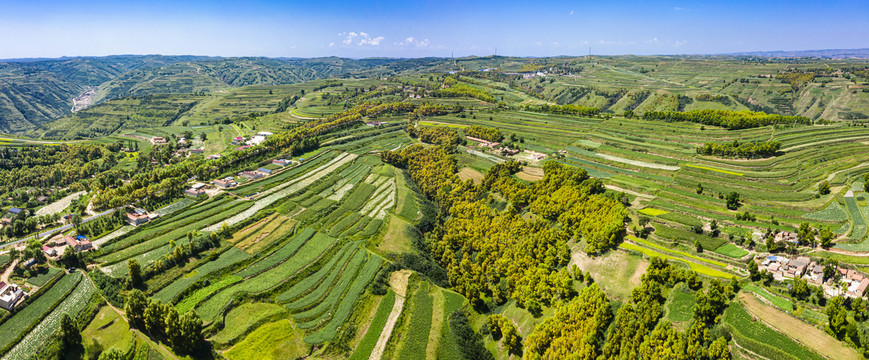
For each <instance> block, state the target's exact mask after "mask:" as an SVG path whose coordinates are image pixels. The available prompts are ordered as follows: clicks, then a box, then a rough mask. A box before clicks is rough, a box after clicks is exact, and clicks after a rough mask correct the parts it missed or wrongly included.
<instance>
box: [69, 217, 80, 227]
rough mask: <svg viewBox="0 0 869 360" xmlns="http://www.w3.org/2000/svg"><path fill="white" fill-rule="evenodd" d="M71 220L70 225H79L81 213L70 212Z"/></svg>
mask: <svg viewBox="0 0 869 360" xmlns="http://www.w3.org/2000/svg"><path fill="white" fill-rule="evenodd" d="M71 220H72V225H73V226H74V227H76V228H77V227H78V226H79V225H81V214H72V219H71Z"/></svg>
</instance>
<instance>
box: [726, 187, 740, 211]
mask: <svg viewBox="0 0 869 360" xmlns="http://www.w3.org/2000/svg"><path fill="white" fill-rule="evenodd" d="M740 205H741V204H740V203H739V193H738V192H736V191H732V192H730V193H729V194H727V208H728V209H730V210H736V209H739V206H740Z"/></svg>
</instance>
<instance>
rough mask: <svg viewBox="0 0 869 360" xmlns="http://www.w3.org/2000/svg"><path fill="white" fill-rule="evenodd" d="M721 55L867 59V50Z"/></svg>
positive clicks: (760, 52) (763, 52)
mask: <svg viewBox="0 0 869 360" xmlns="http://www.w3.org/2000/svg"><path fill="white" fill-rule="evenodd" d="M722 55H741V56H762V57H813V58H822V59H869V48H862V49H824V50H792V51H788V50H775V51H747V52H736V53H728V54H722Z"/></svg>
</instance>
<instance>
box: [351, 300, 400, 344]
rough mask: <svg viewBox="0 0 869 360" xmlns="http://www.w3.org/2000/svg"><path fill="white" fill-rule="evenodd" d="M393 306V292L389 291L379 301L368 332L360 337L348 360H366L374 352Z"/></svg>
mask: <svg viewBox="0 0 869 360" xmlns="http://www.w3.org/2000/svg"><path fill="white" fill-rule="evenodd" d="M393 305H395V292H393V291H392V289H389V291H387V293H386V295H385V296H384V297H383V300H380V306H378V307H377V312H376V313H374V317H373V318H372V319H371V324H369V325H368V331H367V332H366V333H365V336H363V337H362V340H360V341H359V345H357V346H356V350H355V351H354V352H353V355H351V356H350V360H365V359H368V357H369V356H370V355H371V350H374V345H376V344H377V339H379V338H380V333H381V332H382V331H383V327H384V326H386V319H387V318H388V317H389V313H391V312H392V306H393Z"/></svg>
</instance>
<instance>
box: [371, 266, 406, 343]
mask: <svg viewBox="0 0 869 360" xmlns="http://www.w3.org/2000/svg"><path fill="white" fill-rule="evenodd" d="M410 274H411V273H410V271H407V270H402V271H399V272H396V273H395V274H393V275H392V278H391V279H390V281H389V282H390V284H391V285H392V290H393V291H395V304H393V305H392V311H391V312H390V313H389V317H388V318H387V319H386V325H384V326H383V331H381V332H380V337H379V338H378V339H377V344H376V345H374V350H371V356H369V357H368V360H380V358H382V357H383V351H384V350H386V343H387V342H389V338H390V337H391V336H392V329H393V328H395V323H396V322H398V317H399V315H401V310H402V309H404V300H405V297H406V295H407V280H408V278H409V277H410Z"/></svg>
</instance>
